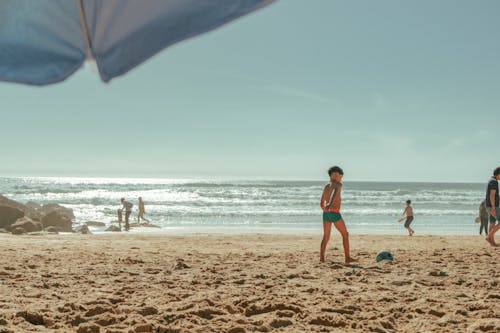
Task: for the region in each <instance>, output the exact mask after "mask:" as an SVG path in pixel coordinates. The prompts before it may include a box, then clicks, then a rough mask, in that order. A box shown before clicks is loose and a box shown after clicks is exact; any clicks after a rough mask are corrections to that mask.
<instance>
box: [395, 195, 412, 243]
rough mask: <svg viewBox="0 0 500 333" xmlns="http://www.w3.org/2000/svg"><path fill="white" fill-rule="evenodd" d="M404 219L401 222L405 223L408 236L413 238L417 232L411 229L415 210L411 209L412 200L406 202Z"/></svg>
mask: <svg viewBox="0 0 500 333" xmlns="http://www.w3.org/2000/svg"><path fill="white" fill-rule="evenodd" d="M403 215H405V217H403V218H402V219H400V220H399V222H403V221H405V228H406V230H408V236H413V234H414V233H415V231H414V230H413V229H412V228H410V224H411V223H412V222H413V208H412V207H411V200H406V208H405V210H404V211H403Z"/></svg>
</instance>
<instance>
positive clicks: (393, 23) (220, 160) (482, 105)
mask: <svg viewBox="0 0 500 333" xmlns="http://www.w3.org/2000/svg"><path fill="white" fill-rule="evenodd" d="M499 14H500V1H496V0H481V1H458V0H456V1H449V0H441V1H435V0H418V1H399V0H390V1H389V0H384V1H370V0H366V1H334V0H315V1H305V0H281V1H278V2H277V3H275V4H273V5H271V6H269V7H267V8H264V9H263V10H261V11H259V12H256V13H254V14H251V15H249V16H246V17H244V18H242V19H239V20H237V21H234V22H232V23H231V24H228V25H226V26H224V27H222V28H220V29H217V30H215V31H213V32H210V33H208V34H204V35H202V36H200V37H197V38H194V39H190V40H187V41H185V42H182V43H180V44H177V45H174V46H173V47H170V48H168V49H166V50H164V51H163V52H162V53H160V54H159V55H157V56H155V57H154V58H152V59H151V60H149V61H148V62H146V63H144V64H142V65H141V66H140V67H137V68H136V69H134V70H132V71H131V72H129V73H128V74H127V75H125V76H122V77H120V78H117V79H114V80H113V81H111V83H110V84H104V83H102V82H100V80H99V77H98V75H97V73H93V72H92V71H91V70H90V69H89V68H84V69H82V70H80V71H78V72H77V73H76V74H75V75H74V76H72V77H71V78H70V79H68V80H66V81H65V82H63V83H60V84H56V85H52V86H48V87H42V88H40V87H30V86H23V85H18V84H11V83H0V115H1V120H0V124H1V125H0V151H1V155H0V156H1V158H0V162H1V163H0V175H4V176H8V175H37V176H43V175H47V176H49V175H50V176H117V177H124V176H131V177H193V176H194V177H215V176H216V177H241V178H287V179H288V178H293V179H326V173H325V171H326V169H327V168H328V167H329V166H331V165H333V164H338V165H340V166H342V167H343V168H344V171H345V173H346V175H345V180H374V181H405V180H406V181H456V182H461V181H463V182H474V181H478V182H482V181H485V180H486V179H487V178H488V176H489V175H490V174H491V171H492V170H493V169H494V167H496V166H499V165H500V149H499V148H500V132H499V127H498V125H499V120H500V37H499V34H500V19H499Z"/></svg>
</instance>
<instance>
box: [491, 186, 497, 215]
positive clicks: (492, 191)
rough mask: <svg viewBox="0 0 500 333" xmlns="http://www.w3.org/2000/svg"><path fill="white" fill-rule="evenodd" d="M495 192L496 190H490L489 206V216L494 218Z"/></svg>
mask: <svg viewBox="0 0 500 333" xmlns="http://www.w3.org/2000/svg"><path fill="white" fill-rule="evenodd" d="M496 192H497V190H496V189H491V190H490V204H491V216H496V212H497V210H496V207H495V194H496Z"/></svg>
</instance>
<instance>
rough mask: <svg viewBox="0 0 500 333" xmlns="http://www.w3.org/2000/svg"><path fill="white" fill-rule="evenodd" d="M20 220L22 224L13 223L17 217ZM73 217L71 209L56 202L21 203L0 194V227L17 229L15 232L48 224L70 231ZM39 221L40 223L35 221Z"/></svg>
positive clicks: (38, 228) (33, 229)
mask: <svg viewBox="0 0 500 333" xmlns="http://www.w3.org/2000/svg"><path fill="white" fill-rule="evenodd" d="M23 217H25V218H26V220H22V221H21V222H19V223H21V224H22V225H15V226H13V225H14V224H15V223H17V222H16V221H18V220H19V219H21V218H23ZM74 218H75V214H74V213H73V210H72V209H70V208H66V207H64V206H61V205H58V204H46V205H43V206H40V205H39V204H37V203H35V202H32V201H30V202H28V203H26V205H23V204H22V203H20V202H17V201H14V200H11V199H8V198H6V197H4V196H2V195H0V228H4V229H6V230H9V231H11V232H12V231H13V230H14V229H19V230H17V231H16V232H18V233H19V232H21V229H23V230H24V231H26V232H37V231H40V230H41V229H40V225H41V226H42V228H46V227H49V226H52V227H54V228H55V229H56V230H57V231H64V232H71V231H72V229H71V224H72V222H71V220H72V219H74ZM36 222H41V224H39V223H36Z"/></svg>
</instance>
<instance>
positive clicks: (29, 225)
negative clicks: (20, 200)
mask: <svg viewBox="0 0 500 333" xmlns="http://www.w3.org/2000/svg"><path fill="white" fill-rule="evenodd" d="M16 228H23V229H24V231H26V232H35V231H42V230H43V225H42V223H40V222H38V221H33V220H32V219H30V218H29V217H26V216H24V217H21V218H20V219H18V220H17V221H16V222H15V223H14V224H12V225H11V226H10V230H13V229H16Z"/></svg>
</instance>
